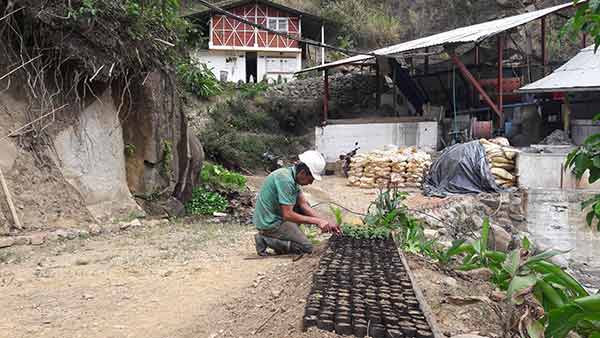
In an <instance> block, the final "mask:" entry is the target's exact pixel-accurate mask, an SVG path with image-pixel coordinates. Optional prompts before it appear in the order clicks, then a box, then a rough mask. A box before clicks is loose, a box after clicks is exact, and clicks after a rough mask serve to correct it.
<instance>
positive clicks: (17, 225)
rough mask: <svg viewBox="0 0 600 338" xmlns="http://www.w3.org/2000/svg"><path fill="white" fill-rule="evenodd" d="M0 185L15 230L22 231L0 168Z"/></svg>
mask: <svg viewBox="0 0 600 338" xmlns="http://www.w3.org/2000/svg"><path fill="white" fill-rule="evenodd" d="M0 183H1V184H2V190H3V191H4V196H5V197H6V203H8V208H9V209H10V213H11V215H12V219H13V222H14V225H15V228H17V229H23V226H22V225H21V221H20V220H19V215H17V210H16V209H15V205H14V204H13V201H12V197H11V196H10V191H9V190H8V185H7V184H6V180H5V179H4V174H3V173H2V169H1V168H0Z"/></svg>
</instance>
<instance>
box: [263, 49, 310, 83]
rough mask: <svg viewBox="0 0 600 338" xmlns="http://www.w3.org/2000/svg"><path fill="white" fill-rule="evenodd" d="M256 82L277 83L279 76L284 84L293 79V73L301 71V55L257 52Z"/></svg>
mask: <svg viewBox="0 0 600 338" xmlns="http://www.w3.org/2000/svg"><path fill="white" fill-rule="evenodd" d="M257 56H258V58H257V70H256V72H257V77H258V79H257V80H258V81H262V80H267V81H269V83H277V80H278V79H279V76H280V75H281V79H282V81H284V82H289V81H292V80H293V79H294V73H295V72H297V71H299V70H300V69H302V54H300V53H278V52H258V54H257Z"/></svg>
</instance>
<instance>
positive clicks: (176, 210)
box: [163, 197, 185, 217]
mask: <svg viewBox="0 0 600 338" xmlns="http://www.w3.org/2000/svg"><path fill="white" fill-rule="evenodd" d="M163 208H164V210H165V212H166V213H167V214H168V215H169V217H181V216H183V215H185V205H183V203H181V202H180V201H179V200H178V199H176V198H175V197H171V198H169V199H168V200H167V201H166V202H164V203H163Z"/></svg>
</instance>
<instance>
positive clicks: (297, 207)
mask: <svg viewBox="0 0 600 338" xmlns="http://www.w3.org/2000/svg"><path fill="white" fill-rule="evenodd" d="M298 157H299V158H300V162H298V163H297V164H296V165H294V166H293V167H289V168H281V169H277V170H275V171H274V172H272V173H271V174H270V175H269V176H267V179H266V180H265V183H264V184H263V186H262V188H261V189H260V192H259V194H258V199H257V201H256V209H255V210H254V216H253V221H254V225H255V226H256V228H257V229H258V234H256V236H255V237H254V239H255V240H256V252H257V253H258V254H259V255H260V256H265V255H267V248H271V249H273V250H274V251H275V253H276V254H303V253H311V252H312V243H311V242H310V240H309V239H308V238H307V237H306V235H304V233H303V232H302V231H301V230H300V228H299V224H315V225H316V226H318V227H319V229H321V231H323V232H333V233H339V232H340V228H339V225H337V224H331V223H329V221H327V220H325V219H323V218H321V217H320V216H319V215H317V213H316V212H315V210H314V209H313V208H311V206H310V204H309V203H308V201H307V199H306V197H305V196H304V194H302V191H301V190H300V186H302V185H309V184H312V183H313V181H314V180H317V181H320V180H321V176H320V175H319V174H320V173H321V172H322V171H323V169H325V159H324V158H323V156H322V155H321V154H320V153H318V152H317V151H314V150H309V151H306V152H304V153H302V154H300V156H298Z"/></svg>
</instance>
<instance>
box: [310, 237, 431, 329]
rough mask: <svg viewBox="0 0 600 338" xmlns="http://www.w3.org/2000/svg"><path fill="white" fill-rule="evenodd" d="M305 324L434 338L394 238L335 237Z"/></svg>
mask: <svg viewBox="0 0 600 338" xmlns="http://www.w3.org/2000/svg"><path fill="white" fill-rule="evenodd" d="M303 324H304V328H305V329H306V328H308V327H311V326H316V327H317V328H319V329H321V330H326V331H335V332H336V333H337V334H340V335H354V336H356V337H365V336H367V335H368V336H370V337H373V338H396V337H402V338H412V337H416V338H433V337H434V334H433V331H432V329H431V327H430V325H429V322H428V321H427V319H426V317H425V314H424V313H423V311H422V310H421V305H420V302H419V300H418V298H417V295H416V294H415V290H413V286H412V283H411V279H410V277H409V274H408V272H407V271H406V267H405V265H404V264H403V261H402V259H401V257H400V255H399V254H398V251H397V248H396V244H395V243H394V241H393V240H392V239H386V240H381V239H354V238H350V237H345V236H340V237H332V238H331V239H330V244H329V248H328V249H327V251H326V252H325V254H324V255H323V256H322V257H321V261H320V262H319V268H318V270H317V271H316V272H315V273H314V275H313V284H312V288H311V291H310V293H309V295H308V299H307V302H306V307H305V313H304V318H303Z"/></svg>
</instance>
